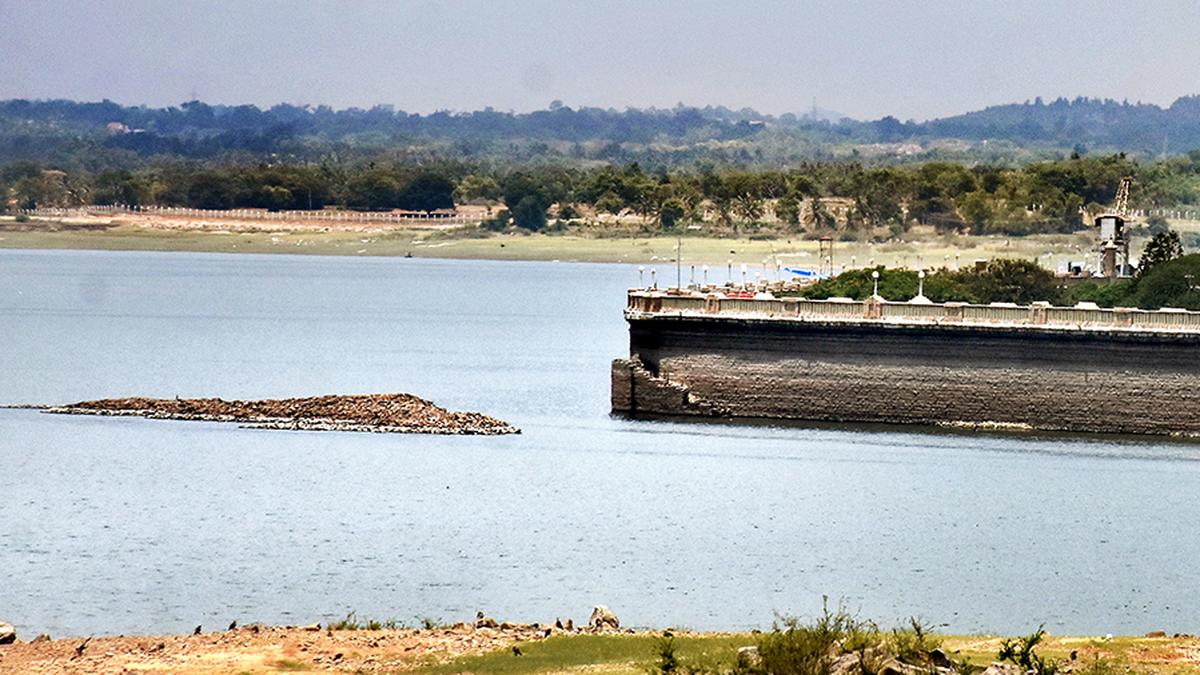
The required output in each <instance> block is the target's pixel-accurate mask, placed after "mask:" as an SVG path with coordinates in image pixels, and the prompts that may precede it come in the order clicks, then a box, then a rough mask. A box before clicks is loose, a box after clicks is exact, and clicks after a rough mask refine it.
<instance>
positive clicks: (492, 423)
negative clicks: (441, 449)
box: [45, 394, 520, 436]
mask: <svg viewBox="0 0 1200 675" xmlns="http://www.w3.org/2000/svg"><path fill="white" fill-rule="evenodd" d="M45 411H46V412H50V413H61V414H76V415H114V416H137V417H148V418H152V419H173V420H200V421H208V422H237V423H239V424H240V425H242V426H245V427H251V428H259V429H297V430H311V431H373V432H380V433H410V434H464V435H466V434H471V435H485V436H493V435H499V434H516V433H520V429H517V428H516V427H514V426H512V425H510V424H508V423H507V422H503V421H501V420H498V419H496V418H494V417H488V416H487V415H481V414H478V413H469V412H454V411H451V410H446V409H445V408H442V407H439V406H437V405H434V404H433V403H431V402H429V401H426V400H425V399H423V398H419V397H417V396H413V395H411V394H357V395H349V396H311V397H307V398H285V399H267V400H261V401H226V400H224V399H220V398H186V399H181V398H174V399H161V398H141V397H136V398H113V399H102V400H97V401H82V402H80V403H72V404H70V405H65V406H54V407H48V408H45Z"/></svg>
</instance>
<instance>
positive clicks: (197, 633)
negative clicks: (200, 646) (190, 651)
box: [192, 626, 201, 635]
mask: <svg viewBox="0 0 1200 675" xmlns="http://www.w3.org/2000/svg"><path fill="white" fill-rule="evenodd" d="M200 628H201V626H196V630H194V631H192V635H199V634H200Z"/></svg>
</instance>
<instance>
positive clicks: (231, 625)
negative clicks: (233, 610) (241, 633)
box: [228, 619, 237, 630]
mask: <svg viewBox="0 0 1200 675" xmlns="http://www.w3.org/2000/svg"><path fill="white" fill-rule="evenodd" d="M236 628H237V619H234V620H233V621H230V622H229V628H228V630H234V629H236Z"/></svg>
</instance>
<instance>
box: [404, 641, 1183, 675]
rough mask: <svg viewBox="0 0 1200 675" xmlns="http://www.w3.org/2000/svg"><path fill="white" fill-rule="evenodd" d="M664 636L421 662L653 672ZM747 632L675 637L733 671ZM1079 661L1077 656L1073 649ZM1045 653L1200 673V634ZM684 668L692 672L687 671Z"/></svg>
mask: <svg viewBox="0 0 1200 675" xmlns="http://www.w3.org/2000/svg"><path fill="white" fill-rule="evenodd" d="M661 639H662V638H661V637H658V636H655V635H650V634H645V633H641V634H636V635H572V636H556V637H552V638H550V639H547V640H542V641H538V642H527V643H523V644H521V645H518V646H519V648H520V649H521V656H516V655H515V654H514V653H513V652H512V651H511V650H510V649H503V650H497V651H493V652H488V653H485V654H478V655H470V656H463V657H459V658H457V659H454V660H451V661H448V662H444V663H437V664H430V665H426V666H423V667H420V668H419V669H418V670H417V672H421V673H429V674H430V675H447V674H450V673H501V674H507V675H525V674H529V675H532V674H540V673H594V674H604V675H635V674H636V675H645V673H647V672H653V668H654V665H655V662H656V660H657V659H658V653H659V649H660V645H661ZM939 639H940V640H941V642H942V646H943V649H944V650H945V651H946V652H947V653H948V654H949V655H950V656H951V657H952V658H954V659H955V660H960V661H961V660H966V661H969V662H970V663H972V664H974V665H978V666H986V665H987V664H989V663H991V662H993V661H995V660H996V654H997V652H998V651H999V649H1000V641H1001V638H998V637H990V636H941V637H940V638H939ZM754 643H755V636H754V635H751V634H748V633H740V634H737V633H720V634H711V633H706V634H685V635H678V636H676V637H675V638H674V644H675V648H676V651H677V654H678V657H679V659H680V662H681V663H682V664H683V666H684V667H688V668H700V669H703V670H706V671H710V672H711V671H728V670H729V669H731V668H732V667H733V666H734V664H735V662H736V658H737V649H738V647H743V646H748V645H753V644H754ZM1072 652H1074V653H1075V657H1076V659H1075V661H1071V653H1072ZM1038 653H1039V654H1040V655H1041V656H1042V657H1043V658H1047V659H1052V660H1054V661H1057V662H1061V663H1062V664H1071V665H1072V669H1073V670H1076V671H1078V670H1088V671H1089V672H1098V673H1112V675H1119V674H1121V673H1127V672H1136V673H1150V674H1156V675H1157V674H1158V673H1179V674H1181V675H1184V674H1193V673H1200V640H1198V639H1196V638H1190V637H1189V638H1170V637H1167V638H1143V637H1116V638H1108V637H1047V639H1046V642H1044V643H1043V644H1042V645H1040V646H1039V648H1038ZM683 672H687V671H686V670H685V671H683Z"/></svg>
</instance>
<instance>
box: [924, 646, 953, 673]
mask: <svg viewBox="0 0 1200 675" xmlns="http://www.w3.org/2000/svg"><path fill="white" fill-rule="evenodd" d="M929 663H931V664H933V666H934V667H935V668H949V669H950V670H954V661H953V660H951V658H950V657H949V656H947V655H946V652H944V651H942V650H941V649H934V650H932V651H930V652H929Z"/></svg>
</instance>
